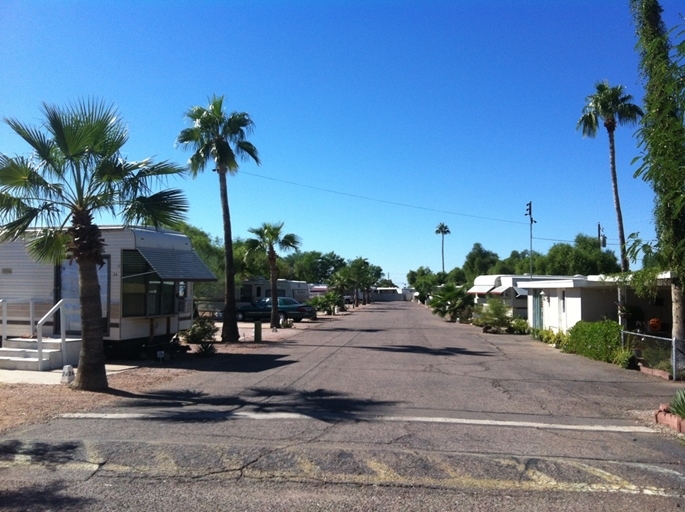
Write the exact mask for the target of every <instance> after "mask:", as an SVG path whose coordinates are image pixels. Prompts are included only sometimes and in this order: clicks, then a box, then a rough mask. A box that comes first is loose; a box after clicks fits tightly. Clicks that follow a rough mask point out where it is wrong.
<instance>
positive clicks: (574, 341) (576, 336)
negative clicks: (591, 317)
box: [563, 320, 622, 363]
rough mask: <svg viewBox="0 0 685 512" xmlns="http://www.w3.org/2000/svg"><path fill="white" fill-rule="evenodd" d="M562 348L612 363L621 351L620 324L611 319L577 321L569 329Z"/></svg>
mask: <svg viewBox="0 0 685 512" xmlns="http://www.w3.org/2000/svg"><path fill="white" fill-rule="evenodd" d="M563 350H564V352H568V353H571V354H578V355H581V356H585V357H589V358H590V359H595V360H597V361H604V362H605V363H612V362H614V360H615V359H616V358H617V357H619V356H620V354H621V352H622V347H621V326H620V325H619V324H618V323H617V322H614V321H613V320H604V321H601V322H578V323H577V324H576V325H574V326H573V327H572V328H571V330H570V331H569V337H568V341H567V342H566V343H565V344H564V346H563Z"/></svg>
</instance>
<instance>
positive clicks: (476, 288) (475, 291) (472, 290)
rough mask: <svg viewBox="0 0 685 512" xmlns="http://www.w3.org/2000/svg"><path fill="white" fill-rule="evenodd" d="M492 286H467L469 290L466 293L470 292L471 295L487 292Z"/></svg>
mask: <svg viewBox="0 0 685 512" xmlns="http://www.w3.org/2000/svg"><path fill="white" fill-rule="evenodd" d="M493 288H494V287H493V286H490V285H487V284H479V285H476V286H472V287H471V288H469V291H467V292H466V293H470V294H473V295H475V294H479V293H488V292H489V291H490V290H492V289H493Z"/></svg>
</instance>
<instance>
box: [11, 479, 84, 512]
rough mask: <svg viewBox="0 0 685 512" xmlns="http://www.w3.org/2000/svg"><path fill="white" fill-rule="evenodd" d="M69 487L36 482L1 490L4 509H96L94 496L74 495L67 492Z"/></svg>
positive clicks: (63, 484)
mask: <svg viewBox="0 0 685 512" xmlns="http://www.w3.org/2000/svg"><path fill="white" fill-rule="evenodd" d="M68 490H69V487H68V486H67V485H66V484H65V483H63V482H61V481H58V482H51V483H48V484H45V483H36V484H33V485H29V486H26V487H21V488H18V489H13V490H11V491H7V490H4V491H3V490H0V508H2V510H7V511H12V510H17V511H19V510H21V511H25V510H32V511H38V512H40V511H46V512H47V511H52V510H96V509H97V502H96V500H94V499H92V498H80V497H72V496H69V495H68V494H67V491H68Z"/></svg>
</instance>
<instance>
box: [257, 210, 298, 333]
mask: <svg viewBox="0 0 685 512" xmlns="http://www.w3.org/2000/svg"><path fill="white" fill-rule="evenodd" d="M248 231H249V232H250V233H252V234H253V235H255V238H248V239H247V240H245V245H246V246H247V254H248V255H249V254H251V253H253V252H266V255H267V258H268V260H269V278H270V281H271V328H272V329H276V328H277V327H279V318H278V265H277V263H276V262H277V260H278V254H277V253H276V248H277V247H278V249H280V250H281V251H289V250H295V251H298V250H299V247H300V244H301V242H300V238H299V237H298V236H297V235H293V234H292V233H287V234H284V233H283V232H282V231H283V223H282V222H281V223H280V224H269V223H268V222H265V223H264V224H262V225H261V226H259V227H258V228H250V229H248Z"/></svg>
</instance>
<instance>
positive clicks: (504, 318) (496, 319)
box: [473, 297, 511, 331]
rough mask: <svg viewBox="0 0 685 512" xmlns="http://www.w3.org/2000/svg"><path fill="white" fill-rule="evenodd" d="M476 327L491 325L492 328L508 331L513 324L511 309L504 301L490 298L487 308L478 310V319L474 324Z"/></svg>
mask: <svg viewBox="0 0 685 512" xmlns="http://www.w3.org/2000/svg"><path fill="white" fill-rule="evenodd" d="M473 324H474V325H479V326H483V325H489V326H491V327H495V328H499V329H495V330H497V331H499V330H501V329H507V328H508V327H509V325H510V324H511V317H510V316H509V307H508V306H507V305H506V304H505V302H504V301H503V300H502V299H499V298H497V297H490V298H489V299H488V303H487V304H486V305H485V306H479V307H478V308H477V318H476V319H475V321H474V322H473Z"/></svg>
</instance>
